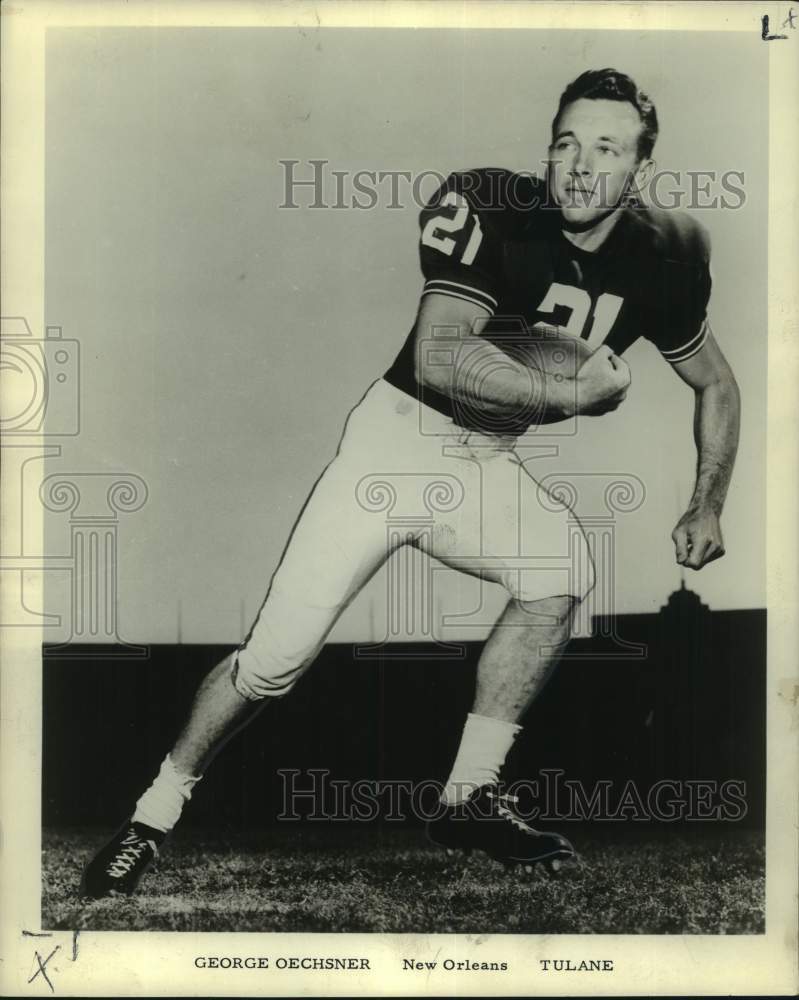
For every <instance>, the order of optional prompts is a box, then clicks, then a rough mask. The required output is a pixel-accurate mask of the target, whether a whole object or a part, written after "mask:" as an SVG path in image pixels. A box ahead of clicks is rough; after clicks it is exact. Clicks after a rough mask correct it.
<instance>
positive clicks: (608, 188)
mask: <svg viewBox="0 0 799 1000" xmlns="http://www.w3.org/2000/svg"><path fill="white" fill-rule="evenodd" d="M641 129H642V124H641V119H640V117H639V115H638V112H637V111H636V109H635V108H634V107H633V106H632V104H628V103H627V102H626V101H605V100H596V101H592V100H587V99H585V98H581V99H580V100H578V101H575V102H574V103H573V104H569V105H568V106H567V107H566V108H565V109H564V111H563V114H562V115H561V116H560V120H559V121H558V123H557V126H556V129H555V134H554V135H553V137H552V145H551V146H550V147H549V169H548V176H549V185H550V191H551V193H552V196H553V198H554V200H555V203H556V204H557V205H558V206H559V207H560V210H561V213H562V215H563V218H564V220H565V222H566V223H567V224H569V225H572V226H574V227H576V228H590V227H591V226H592V225H594V224H595V223H596V222H598V221H599V220H600V219H602V218H604V217H605V216H607V215H609V214H610V213H611V212H612V211H613V210H614V209H615V208H617V207H618V205H619V203H620V201H621V199H622V197H623V195H624V194H625V192H626V191H627V189H628V188H629V186H630V185H631V184H635V183H636V182H638V183H640V181H641V180H642V178H643V175H644V174H645V173H646V172H647V170H648V167H649V164H650V163H651V161H649V160H646V161H639V159H638V137H639V135H640V134H641Z"/></svg>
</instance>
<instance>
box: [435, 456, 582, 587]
mask: <svg viewBox="0 0 799 1000" xmlns="http://www.w3.org/2000/svg"><path fill="white" fill-rule="evenodd" d="M472 454H473V455H474V454H476V455H477V458H476V459H474V458H472V459H471V461H469V462H466V463H461V465H462V473H461V474H462V476H463V478H464V480H465V481H466V488H465V490H464V501H463V503H462V504H461V505H460V506H459V507H458V508H456V509H454V510H452V511H448V512H443V513H441V514H440V515H439V516H438V517H437V518H436V522H435V525H434V526H433V527H432V528H431V529H430V530H429V531H428V532H427V533H426V534H425V535H424V536H420V538H419V540H418V544H419V546H420V547H421V548H423V549H425V551H427V552H429V553H430V554H431V555H433V556H435V557H436V558H437V559H439V560H441V561H442V562H443V563H445V564H446V565H449V566H452V567H453V568H455V569H458V570H461V571H462V572H465V573H469V574H471V575H474V576H479V577H481V578H483V579H486V580H489V581H491V582H492V583H498V584H500V585H501V586H503V587H504V588H505V589H506V590H507V591H508V593H509V594H510V595H511V596H512V597H514V598H516V599H518V600H521V601H536V600H542V599H544V598H548V597H555V596H560V595H570V596H573V597H575V598H577V599H579V600H582V599H583V598H584V597H585V596H586V594H587V593H588V591H589V590H590V589H591V587H592V586H593V563H592V559H591V554H590V551H589V549H588V545H587V542H586V539H585V536H584V534H583V531H582V528H581V527H580V525H579V523H578V521H577V520H576V518H575V517H574V514H573V512H572V511H570V510H569V509H568V508H567V507H566V506H565V505H564V504H562V503H560V502H559V501H557V500H556V499H555V498H554V497H552V496H551V494H548V493H546V492H545V491H544V490H543V489H542V488H541V487H540V485H539V484H538V482H537V481H536V480H535V479H534V478H533V477H532V476H531V475H530V474H529V473H528V472H527V470H526V469H525V467H524V466H523V465H522V464H521V462H520V461H519V460H518V458H517V457H516V455H515V453H514V452H512V451H509V450H499V449H498V450H492V449H490V448H486V449H484V450H483V451H482V452H481V451H480V450H477V449H474V450H473V451H472Z"/></svg>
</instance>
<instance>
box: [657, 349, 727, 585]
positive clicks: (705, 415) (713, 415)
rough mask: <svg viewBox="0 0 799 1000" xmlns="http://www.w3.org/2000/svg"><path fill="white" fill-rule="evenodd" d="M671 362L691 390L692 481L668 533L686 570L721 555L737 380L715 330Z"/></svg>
mask: <svg viewBox="0 0 799 1000" xmlns="http://www.w3.org/2000/svg"><path fill="white" fill-rule="evenodd" d="M672 367H673V368H674V370H675V371H676V372H677V374H678V375H679V376H680V378H681V379H682V380H683V381H684V382H686V383H687V384H688V385H689V386H690V387H691V388H692V389H693V390H694V394H695V403H694V441H695V443H696V450H697V468H696V484H695V486H694V492H693V496H692V497H691V502H690V504H689V505H688V509H687V510H686V512H685V513H684V514H683V516H682V517H681V518H680V520H679V521H678V522H677V526H676V527H675V529H674V531H673V532H672V536H671V537H672V539H673V540H674V545H675V549H676V558H677V562H678V563H680V565H682V566H688V567H689V568H690V569H701V568H702V566H705V565H707V563H709V562H712V561H713V560H714V559H719V558H720V557H721V556H723V555H724V541H723V539H722V534H721V524H720V518H721V511H722V507H723V506H724V500H725V498H726V496H727V488H728V486H729V484H730V477H731V475H732V469H733V465H734V463H735V454H736V451H737V449H738V432H739V425H740V413H741V402H740V393H739V391H738V384H737V382H736V381H735V376H734V375H733V373H732V369H731V368H730V366H729V364H728V363H727V359H726V358H725V357H724V354H723V353H722V350H721V348H720V347H719V345H718V344H717V343H716V341H715V339H714V337H713V334H712V333H710V332H708V334H707V338H706V339H705V342H704V344H703V346H702V348H701V350H700V351H698V352H697V353H696V354H694V355H693V356H692V357H690V358H688V359H687V360H686V361H679V362H672Z"/></svg>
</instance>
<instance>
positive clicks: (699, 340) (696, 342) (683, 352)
mask: <svg viewBox="0 0 799 1000" xmlns="http://www.w3.org/2000/svg"><path fill="white" fill-rule="evenodd" d="M709 331H710V327H709V326H708V322H707V320H705V322H704V323H703V324H702V326H701V329H700V330H699V333H697V335H696V336H695V337H692V338H691V339H690V340H689V341H688V342H687V343H686V344H683V346H682V347H677V348H674V350H671V351H661V352H660V353H661V354H662V355H663V357H664V358H665V359H666V360H667V361H668V362H669V363H670V364H672V365H673V364H676V363H678V362H680V361H687V360H688V358H692V357H693V356H694V354H697V353H698V352H699V351H701V350H702V348H703V347H704V346H705V341H706V340H707V335H708V333H709Z"/></svg>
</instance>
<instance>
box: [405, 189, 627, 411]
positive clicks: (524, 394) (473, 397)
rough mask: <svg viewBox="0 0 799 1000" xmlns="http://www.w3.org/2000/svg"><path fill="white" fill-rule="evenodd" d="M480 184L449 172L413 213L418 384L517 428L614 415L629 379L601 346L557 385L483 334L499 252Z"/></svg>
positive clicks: (495, 218) (495, 217)
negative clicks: (481, 203)
mask: <svg viewBox="0 0 799 1000" xmlns="http://www.w3.org/2000/svg"><path fill="white" fill-rule="evenodd" d="M475 178H477V180H476V181H475ZM480 180H481V178H480V177H479V174H476V173H471V174H460V175H459V174H453V175H450V177H449V178H448V179H447V181H446V182H445V184H444V185H443V186H442V187H441V189H440V190H439V191H438V192H437V194H436V196H435V197H434V198H433V199H432V201H431V202H430V203H429V204H428V205H427V207H426V208H425V209H424V210H423V211H422V213H421V216H420V225H421V239H420V259H421V265H422V272H423V274H424V276H425V279H426V280H425V286H424V291H423V293H422V301H421V304H420V307H419V312H418V315H417V318H416V325H415V376H416V381H417V382H418V383H419V384H420V385H422V386H426V387H428V388H431V389H434V390H435V391H437V392H439V393H442V394H444V395H446V396H449V397H451V398H453V399H455V400H456V401H458V402H460V403H465V404H467V405H468V406H469V407H470V408H471V409H472V410H474V409H475V408H476V409H479V410H482V411H484V412H485V413H486V414H487V415H491V416H494V415H498V416H502V417H509V418H511V419H512V420H519V421H520V422H524V420H525V414H528V415H532V414H534V415H535V421H536V422H537V423H553V422H556V421H559V420H564V419H567V418H568V417H572V416H574V415H575V414H576V413H585V414H599V413H605V412H607V411H608V410H611V409H615V407H616V406H618V405H619V403H620V402H621V401H622V399H623V398H624V393H625V392H626V388H627V384H628V382H629V378H627V379H626V380H625V378H624V377H622V374H623V373H621V371H620V366H621V365H623V362H618V364H616V363H614V361H613V358H612V355H611V354H610V351H609V350H608V349H607V348H600V350H599V351H598V352H597V353H596V354H595V355H594V356H592V357H591V358H590V359H589V361H588V362H586V364H585V365H583V366H582V368H581V369H580V371H579V372H578V373H577V377H576V378H575V379H568V378H562V377H559V378H555V377H554V376H552V375H550V374H547V373H546V372H543V371H539V370H537V369H535V368H531V367H528V366H526V365H524V364H522V363H521V362H519V361H517V360H515V359H514V358H512V357H510V355H509V354H507V353H506V352H505V351H503V350H502V349H501V348H500V347H498V346H497V345H496V344H493V343H492V342H491V341H490V340H488V339H485V338H483V337H482V336H481V331H482V328H483V327H484V325H485V323H486V321H487V320H488V319H490V317H491V316H492V315H493V314H494V310H495V308H496V306H497V300H498V297H499V285H500V280H499V279H500V274H501V264H502V254H503V246H502V237H501V235H500V232H499V225H500V221H501V211H500V212H497V211H495V212H493V213H492V212H481V211H480V210H479V208H478V207H477V205H476V204H475V201H476V200H477V198H476V194H475V192H476V190H479V184H480ZM442 358H449V359H450V361H449V363H443V364H442V363H441V359H442Z"/></svg>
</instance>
